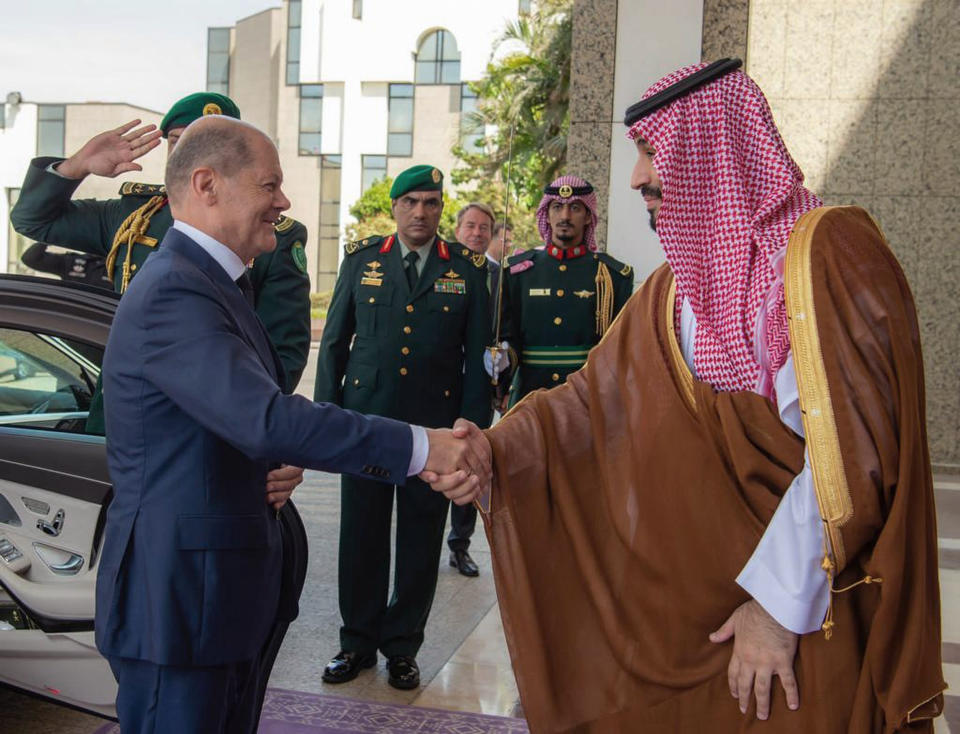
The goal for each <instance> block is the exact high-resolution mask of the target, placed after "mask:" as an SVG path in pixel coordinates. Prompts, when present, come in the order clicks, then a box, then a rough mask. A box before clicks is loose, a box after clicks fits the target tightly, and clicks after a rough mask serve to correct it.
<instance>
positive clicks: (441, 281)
mask: <svg viewBox="0 0 960 734" xmlns="http://www.w3.org/2000/svg"><path fill="white" fill-rule="evenodd" d="M442 190H443V174H442V173H441V172H440V171H439V170H438V169H436V168H434V167H433V166H422V165H421V166H414V167H412V168H409V169H407V170H406V171H404V172H403V173H401V174H400V175H399V176H397V178H396V180H395V181H394V182H393V186H392V188H391V189H390V198H391V201H392V203H391V210H392V212H393V216H394V219H395V220H396V223H397V231H396V232H395V233H394V234H391V235H389V236H386V237H369V238H367V239H365V240H363V241H361V242H353V243H350V244H348V245H347V246H346V248H345V251H346V256H345V257H344V260H343V264H342V266H341V268H340V275H339V277H338V278H337V283H336V286H335V288H334V291H333V298H332V300H331V302H330V308H329V311H328V312H327V322H326V326H325V327H324V330H323V337H322V339H321V341H320V353H319V357H318V363H317V382H316V390H315V394H314V399H315V400H317V401H323V402H331V403H337V404H338V405H341V406H343V407H344V408H350V409H353V410H357V411H360V412H362V413H373V414H376V415H382V416H387V417H389V418H397V419H400V420H404V421H408V422H410V423H414V424H418V425H422V426H426V427H429V428H439V427H449V426H452V425H453V423H454V421H455V420H456V419H457V418H458V417H459V416H463V417H465V418H468V419H469V420H471V421H473V422H474V423H477V424H478V425H480V426H486V425H488V424H489V422H490V395H489V380H488V379H487V376H486V374H484V370H483V353H484V348H485V346H486V345H487V344H488V343H489V339H490V312H489V297H488V293H487V285H486V277H487V264H486V257H485V256H484V254H483V253H475V252H471V251H470V250H468V249H467V248H466V247H464V246H463V245H459V244H457V243H453V242H445V241H444V240H443V239H441V238H440V237H438V236H437V227H438V225H439V223H440V214H441V212H442V210H443V196H442ZM351 345H352V347H351ZM340 481H341V495H340V497H341V499H340V502H341V510H340V569H339V587H340V614H341V616H342V619H343V626H342V627H341V628H340V647H341V649H340V652H339V653H338V654H337V655H336V656H335V657H334V658H333V660H331V661H330V663H329V664H328V665H327V667H326V669H325V670H324V672H323V680H324V681H326V682H328V683H343V682H346V681H348V680H352V679H353V678H355V677H356V676H357V674H358V673H359V672H360V670H362V669H363V668H369V667H371V666H373V665H375V664H376V661H377V650H380V651H381V652H382V653H383V654H384V656H386V658H387V670H388V672H389V676H390V677H389V682H390V685H392V686H394V687H395V688H400V689H409V688H415V687H416V686H418V685H419V684H420V670H419V668H418V666H417V661H416V654H417V651H418V650H419V649H420V645H421V644H422V643H423V630H424V627H425V626H426V622H427V616H428V615H429V612H430V607H431V604H432V603H433V595H434V591H435V589H436V584H437V573H438V566H439V561H440V551H441V548H442V546H443V529H444V524H445V520H446V513H447V500H446V499H445V498H444V497H443V496H442V495H440V494H439V493H437V492H433V491H432V490H431V489H430V487H429V485H427V484H425V483H424V482H422V481H421V480H420V479H418V478H416V477H410V478H409V479H408V480H407V483H406V486H404V487H401V488H398V489H397V491H396V497H397V541H396V574H395V579H394V588H393V594H392V595H390V597H389V603H388V602H387V599H388V591H389V588H388V586H389V578H390V555H391V554H390V520H391V515H392V512H393V497H394V492H393V491H390V490H386V491H385V490H384V486H383V484H381V483H379V482H375V481H372V480H364V479H358V478H356V477H350V476H342V477H341V480H340Z"/></svg>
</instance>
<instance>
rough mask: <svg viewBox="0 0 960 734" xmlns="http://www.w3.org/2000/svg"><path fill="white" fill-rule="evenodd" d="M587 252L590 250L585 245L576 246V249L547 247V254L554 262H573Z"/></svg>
mask: <svg viewBox="0 0 960 734" xmlns="http://www.w3.org/2000/svg"><path fill="white" fill-rule="evenodd" d="M588 252H590V248H589V247H587V246H586V245H577V246H576V247H557V246H556V245H548V246H547V254H548V255H549V256H550V257H552V258H555V259H556V260H573V259H574V258H577V257H583V256H584V255H586V254H587V253H588Z"/></svg>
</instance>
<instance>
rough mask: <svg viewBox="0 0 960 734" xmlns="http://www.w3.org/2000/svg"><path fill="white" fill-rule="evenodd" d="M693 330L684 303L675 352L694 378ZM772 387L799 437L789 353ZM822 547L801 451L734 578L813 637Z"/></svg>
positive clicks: (822, 592) (823, 600) (820, 606)
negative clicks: (769, 517)
mask: <svg viewBox="0 0 960 734" xmlns="http://www.w3.org/2000/svg"><path fill="white" fill-rule="evenodd" d="M696 330H697V319H696V316H694V314H693V309H692V308H691V307H690V304H689V302H688V301H687V299H686V298H684V299H683V303H682V306H681V311H680V348H681V351H682V352H683V358H684V360H685V361H686V363H687V366H689V367H690V371H691V372H692V373H693V374H694V375H696V370H695V369H694V361H693V356H694V345H693V344H694V335H695V334H696ZM774 385H775V387H776V390H777V405H778V412H779V413H780V420H782V421H783V422H784V423H785V424H786V425H787V426H788V427H789V428H790V429H791V430H792V431H793V432H794V433H796V434H797V435H798V436H800V437H801V438H802V437H804V432H803V421H802V419H801V415H800V392H799V390H798V389H797V378H796V373H795V372H794V367H793V355H792V354H790V355H789V356H788V357H787V361H786V363H785V364H784V365H783V367H781V368H780V370H779V371H778V372H777V375H776V377H775V378H774ZM823 548H824V542H823V523H822V522H821V520H820V509H819V506H818V504H817V497H816V492H815V490H814V486H813V474H812V472H811V469H810V454H809V453H807V452H805V453H804V464H803V470H802V471H801V472H800V473H799V474H798V475H797V476H796V477H795V478H794V480H793V482H791V484H790V486H789V487H788V488H787V491H786V493H785V494H784V495H783V498H782V499H781V500H780V504H779V506H778V507H777V510H776V512H775V513H774V515H773V519H772V520H771V521H770V524H769V525H768V526H767V529H766V530H765V531H764V533H763V537H761V538H760V542H759V543H758V544H757V547H756V548H755V549H754V551H753V555H752V556H751V557H750V560H749V561H747V565H745V566H744V567H743V570H741V571H740V575H739V576H737V583H738V584H739V585H740V586H741V587H743V588H744V589H745V590H746V591H747V592H748V593H749V594H750V596H752V597H753V598H754V599H756V600H757V602H759V604H760V606H762V607H763V608H764V609H765V610H766V611H767V612H768V613H769V614H770V616H772V617H773V618H774V619H776V620H777V621H778V622H779V623H780V624H781V625H783V626H784V627H786V628H787V629H789V630H791V631H792V632H796V633H797V634H806V633H808V632H815V631H816V630H818V629H820V625H821V624H822V623H823V618H824V616H825V615H826V613H827V606H828V604H829V601H830V589H829V587H828V586H827V576H826V574H825V573H824V572H823V569H822V568H821V566H820V562H821V560H822V559H823Z"/></svg>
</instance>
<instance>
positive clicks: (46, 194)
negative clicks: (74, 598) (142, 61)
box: [10, 92, 310, 434]
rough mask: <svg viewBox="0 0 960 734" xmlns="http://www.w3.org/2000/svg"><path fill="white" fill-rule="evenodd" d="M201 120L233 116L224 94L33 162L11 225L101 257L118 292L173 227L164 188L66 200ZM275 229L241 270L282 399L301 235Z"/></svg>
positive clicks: (288, 224) (295, 362) (90, 424)
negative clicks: (280, 381)
mask: <svg viewBox="0 0 960 734" xmlns="http://www.w3.org/2000/svg"><path fill="white" fill-rule="evenodd" d="M211 114H213V115H227V116H229V117H235V118H237V119H239V118H240V110H239V109H237V106H236V105H235V104H234V103H233V100H231V99H230V98H229V97H225V96H224V95H222V94H214V93H212V92H199V93H197V94H191V95H189V96H188V97H184V98H183V99H181V100H180V101H179V102H177V103H176V104H175V105H173V107H171V108H170V111H169V112H168V113H167V114H166V116H165V117H164V118H163V121H162V122H161V123H160V129H159V130H156V129H155V128H154V126H153V125H146V126H143V127H140V128H137V127H136V126H137V125H138V124H139V123H140V121H139V120H134V121H132V122H129V123H127V124H125V125H122V126H120V127H119V128H116V129H115V130H109V131H107V132H104V133H101V134H100V135H97V136H96V137H94V138H92V139H91V140H89V141H88V142H87V143H86V144H85V145H84V146H83V147H82V148H81V149H80V150H79V151H78V152H77V153H76V154H75V155H73V156H71V157H70V158H67V159H66V160H64V159H62V158H35V159H33V160H32V161H31V162H30V167H29V169H28V170H27V175H26V178H25V180H24V182H23V187H22V189H21V190H20V198H19V200H18V201H17V204H16V206H15V207H14V208H13V211H12V212H11V213H10V221H11V223H12V224H13V228H14V229H15V230H16V231H17V232H19V233H20V234H22V235H24V236H26V237H30V238H31V239H34V240H38V241H40V242H47V243H51V244H56V245H62V246H63V247H68V248H70V249H72V250H80V251H81V252H86V253H90V254H93V255H100V256H103V257H106V267H107V275H108V277H109V278H110V279H111V280H112V281H113V283H114V287H115V288H116V290H117V291H118V292H119V293H123V292H124V291H125V290H126V288H127V285H128V284H129V283H130V280H131V278H133V277H134V276H135V275H136V274H137V271H138V270H139V269H140V268H141V267H143V263H144V261H145V260H146V259H147V257H149V256H150V255H151V254H152V253H153V252H156V248H157V245H158V244H159V243H160V241H161V240H162V239H163V236H164V234H166V231H167V230H168V229H169V228H170V227H171V226H172V224H173V218H172V217H171V215H170V207H169V206H167V196H166V192H165V190H164V187H163V186H161V185H155V184H143V183H132V182H128V183H124V184H123V185H122V186H121V187H120V198H119V199H110V200H107V201H103V200H94V199H82V200H77V201H73V200H71V196H72V195H73V193H74V191H76V189H77V187H78V186H79V185H80V183H81V182H82V181H83V179H84V178H86V176H87V175H89V174H94V175H99V176H106V177H109V178H113V177H115V176H117V175H119V174H121V173H126V172H129V171H138V170H142V169H141V167H140V165H139V164H137V163H135V162H134V161H135V160H136V159H137V158H139V157H141V156H142V155H144V154H146V153H148V152H149V151H151V150H153V148H155V147H156V146H157V145H159V144H160V137H161V136H162V137H165V138H167V141H168V151H169V150H172V149H173V147H174V146H175V145H176V142H177V140H178V139H179V137H180V134H181V133H182V132H183V130H184V128H185V127H186V126H187V125H189V124H190V123H191V122H193V121H194V120H196V119H197V118H199V117H201V116H203V115H211ZM135 128H136V129H135ZM276 230H277V248H276V250H274V251H273V252H271V253H267V254H266V255H262V256H261V257H258V258H257V259H256V260H254V261H253V263H252V265H251V266H250V268H249V270H248V273H249V276H250V280H251V282H252V283H253V289H254V299H255V306H256V310H257V314H258V315H259V316H260V320H261V321H263V324H264V326H265V327H266V328H267V332H268V333H269V334H270V339H271V341H272V342H273V344H274V346H275V347H276V349H277V352H278V353H279V355H280V359H281V361H282V362H283V366H284V370H285V372H286V375H285V378H286V391H287V392H292V391H293V389H294V387H296V384H297V382H298V381H299V379H300V374H301V373H302V372H303V368H304V366H305V365H306V363H307V354H308V353H309V350H310V279H309V277H308V276H307V260H306V256H305V254H304V247H305V246H306V244H307V230H306V228H305V227H304V226H303V225H302V224H301V223H300V222H298V221H296V220H294V219H291V218H289V217H285V216H281V218H280V220H279V221H278V222H277V224H276ZM87 431H88V432H89V433H101V434H102V433H103V411H102V403H101V396H100V392H99V390H98V391H97V394H96V395H95V396H94V400H93V403H92V404H91V406H90V417H89V418H88V420H87Z"/></svg>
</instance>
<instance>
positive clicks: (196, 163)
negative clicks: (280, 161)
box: [163, 116, 262, 199]
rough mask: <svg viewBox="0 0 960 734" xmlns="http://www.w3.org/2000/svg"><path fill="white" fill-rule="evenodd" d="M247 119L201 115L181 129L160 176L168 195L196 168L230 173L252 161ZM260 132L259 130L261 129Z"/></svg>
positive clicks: (180, 189)
mask: <svg viewBox="0 0 960 734" xmlns="http://www.w3.org/2000/svg"><path fill="white" fill-rule="evenodd" d="M251 130H255V131H256V132H258V133H259V132H260V130H258V129H257V128H256V127H254V126H253V125H251V124H249V123H245V122H242V121H240V120H235V119H233V118H231V117H222V118H221V117H220V116H217V117H216V118H214V117H213V116H207V117H201V118H199V119H198V120H195V121H194V122H192V123H190V124H189V125H188V126H187V129H186V130H184V131H183V135H181V136H180V140H178V141H177V147H175V148H174V149H173V152H172V153H171V154H170V157H169V158H168V159H167V168H166V172H165V173H164V176H163V180H164V184H165V185H166V187H167V193H168V195H169V196H170V197H171V198H173V199H177V198H179V196H180V195H181V194H182V193H183V191H184V188H185V187H186V186H187V184H188V183H189V181H190V176H191V175H192V174H193V172H194V171H195V170H196V169H197V168H202V167H205V168H211V169H213V170H214V171H216V172H217V173H219V174H221V175H223V176H225V177H229V176H234V175H236V173H237V172H238V171H240V170H241V169H243V168H245V167H247V166H249V165H251V164H252V163H253V158H254V156H253V149H252V148H251V147H250V131H251ZM261 134H262V133H261Z"/></svg>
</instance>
